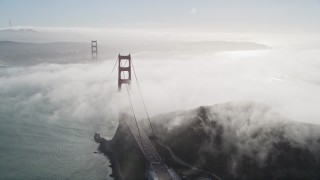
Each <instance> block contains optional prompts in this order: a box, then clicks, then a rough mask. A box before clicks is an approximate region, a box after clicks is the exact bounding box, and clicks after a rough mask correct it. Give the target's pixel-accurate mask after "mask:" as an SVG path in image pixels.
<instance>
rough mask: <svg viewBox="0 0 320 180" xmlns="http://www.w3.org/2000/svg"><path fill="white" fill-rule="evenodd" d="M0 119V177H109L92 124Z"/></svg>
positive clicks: (3, 116) (3, 115)
mask: <svg viewBox="0 0 320 180" xmlns="http://www.w3.org/2000/svg"><path fill="white" fill-rule="evenodd" d="M0 119H1V121H0V142H1V143H0V179H101V180H102V179H112V178H111V177H109V174H110V173H111V170H110V168H109V166H108V164H109V162H108V160H107V159H106V158H105V157H104V156H103V155H101V154H96V153H94V152H95V151H96V149H97V147H98V144H96V143H95V142H94V141H93V133H94V132H95V128H94V126H93V125H90V124H89V123H83V122H82V123H80V122H77V121H63V120H61V121H59V122H57V121H55V122H50V121H43V120H40V119H16V118H14V115H12V114H4V112H1V114H0Z"/></svg>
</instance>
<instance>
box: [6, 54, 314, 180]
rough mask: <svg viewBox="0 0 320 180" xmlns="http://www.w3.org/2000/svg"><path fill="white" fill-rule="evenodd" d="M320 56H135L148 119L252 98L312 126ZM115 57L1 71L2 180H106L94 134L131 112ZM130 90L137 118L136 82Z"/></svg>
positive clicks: (107, 131) (108, 133)
mask: <svg viewBox="0 0 320 180" xmlns="http://www.w3.org/2000/svg"><path fill="white" fill-rule="evenodd" d="M319 55H320V51H319V50H318V49H316V50H314V49H312V50H301V51H292V50H281V51H280V50H276V49H272V50H263V51H236V52H220V53H216V52H214V53H209V54H202V55H198V54H195V55H188V56H172V57H167V56H164V57H156V58H154V57H155V56H153V55H152V54H147V53H146V54H141V55H134V54H133V57H134V63H135V68H136V69H135V70H137V74H138V77H139V80H140V86H141V88H142V91H143V95H144V99H145V102H146V104H147V108H148V110H149V113H150V116H153V115H156V114H159V113H165V112H170V111H175V110H181V109H191V108H195V107H198V106H201V105H212V104H217V103H223V102H229V101H254V102H258V103H262V104H265V105H267V106H269V107H271V108H272V109H273V110H274V111H275V112H278V113H280V114H282V115H283V116H285V117H287V118H289V119H292V120H295V121H306V122H310V123H317V124H319V115H320V114H319V106H320V103H319V102H320V96H319V90H320V83H319V82H320V81H319V79H320V73H319V72H320V71H319V69H320V63H319V60H318V58H317V57H319ZM152 57H153V58H152ZM114 62H115V60H110V61H109V60H108V61H105V62H102V63H99V64H89V63H87V64H45V63H44V64H39V65H35V66H30V67H14V66H12V67H3V68H0V179H112V178H111V177H109V175H110V173H111V169H110V168H109V166H108V165H109V162H108V160H107V158H106V157H104V156H103V155H101V154H97V153H94V152H95V151H96V150H97V147H98V144H96V143H95V142H94V141H93V135H94V133H95V132H98V133H101V134H102V135H103V136H104V137H106V138H109V139H110V138H112V136H113V134H114V132H115V130H116V127H117V115H118V113H119V109H120V108H123V107H124V108H127V112H129V113H130V112H131V109H130V106H129V101H128V97H127V96H126V94H125V93H123V94H122V95H121V94H120V95H119V93H118V92H117V85H116V83H117V81H116V78H117V77H116V73H114V75H113V76H111V77H110V76H109V75H110V72H111V70H112V67H113V64H114ZM131 92H132V100H133V104H134V106H135V110H136V115H137V118H138V119H140V118H141V117H143V116H144V109H143V108H142V107H143V106H142V104H141V100H139V91H138V90H137V86H135V83H132V88H131ZM123 95H124V96H123Z"/></svg>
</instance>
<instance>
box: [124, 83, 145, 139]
mask: <svg viewBox="0 0 320 180" xmlns="http://www.w3.org/2000/svg"><path fill="white" fill-rule="evenodd" d="M126 90H127V93H128V97H129V101H130V105H131V110H132V113H133V117H134V121H135V123H136V126H137V129H138V134H139V138H140V140H141V142H142V138H141V134H140V129H139V126H138V121H137V118H136V114H135V112H134V108H133V104H132V100H131V96H130V92H129V88H128V84H126Z"/></svg>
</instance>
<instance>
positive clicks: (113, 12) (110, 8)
mask: <svg viewBox="0 0 320 180" xmlns="http://www.w3.org/2000/svg"><path fill="white" fill-rule="evenodd" d="M319 8H320V1H319V0H224V1H221V0H197V1H196V0H161V1H160V0H158V1H156V0H135V1H132V0H90V1H89V0H67V1H65V0H54V1H52V0H28V1H25V0H0V28H4V27H8V26H9V20H11V22H12V25H13V26H41V27H42V26H44V27H124V28H174V29H204V30H210V31H224V32H225V31H231V32H234V31H236V32H243V31H244V32H317V31H319V30H320V23H319V22H320V11H319Z"/></svg>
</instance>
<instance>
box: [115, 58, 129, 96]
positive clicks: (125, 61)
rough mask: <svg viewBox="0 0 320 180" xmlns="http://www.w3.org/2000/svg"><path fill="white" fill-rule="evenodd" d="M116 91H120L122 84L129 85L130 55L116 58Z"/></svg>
mask: <svg viewBox="0 0 320 180" xmlns="http://www.w3.org/2000/svg"><path fill="white" fill-rule="evenodd" d="M118 62H119V71H118V91H121V86H122V84H128V85H131V55H130V54H129V55H127V56H122V55H120V54H119V56H118Z"/></svg>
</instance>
